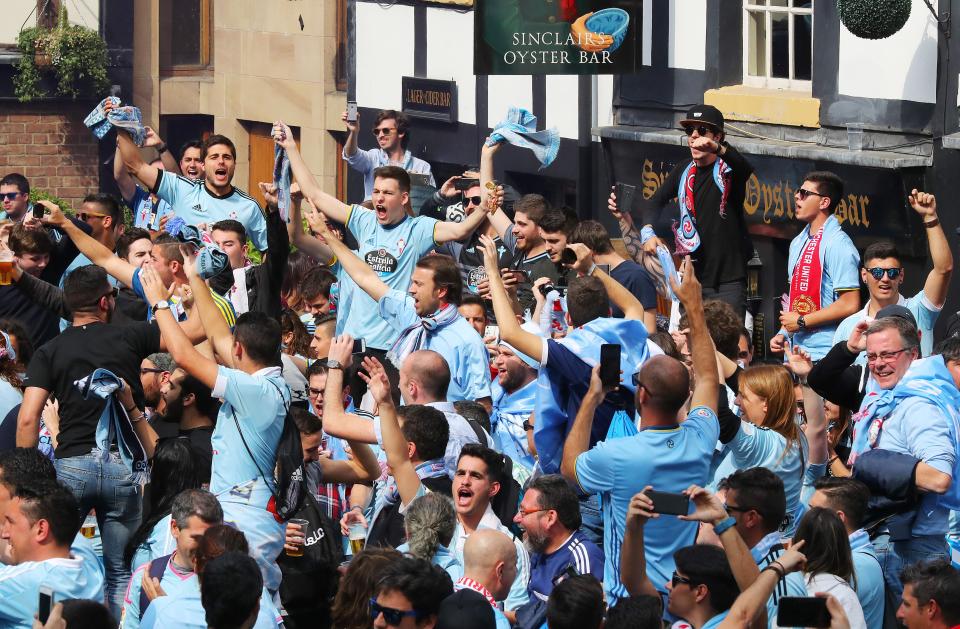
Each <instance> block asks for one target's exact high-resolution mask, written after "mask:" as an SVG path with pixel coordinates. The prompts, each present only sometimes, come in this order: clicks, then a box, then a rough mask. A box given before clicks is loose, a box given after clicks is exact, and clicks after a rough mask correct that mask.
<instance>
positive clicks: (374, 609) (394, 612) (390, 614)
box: [370, 598, 420, 625]
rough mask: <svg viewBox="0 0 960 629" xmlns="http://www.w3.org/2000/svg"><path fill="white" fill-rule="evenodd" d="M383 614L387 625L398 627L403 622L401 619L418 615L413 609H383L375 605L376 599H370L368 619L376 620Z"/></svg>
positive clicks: (377, 604)
mask: <svg viewBox="0 0 960 629" xmlns="http://www.w3.org/2000/svg"><path fill="white" fill-rule="evenodd" d="M380 614H383V619H384V620H386V621H387V624H388V625H399V624H400V623H401V622H403V619H404V618H406V617H407V616H413V617H414V618H416V617H417V616H419V615H420V612H418V611H417V610H415V609H410V610H406V611H405V610H402V609H393V608H392V607H384V606H383V605H380V604H379V603H377V599H375V598H371V599H370V619H371V620H376V619H377V616H379V615H380Z"/></svg>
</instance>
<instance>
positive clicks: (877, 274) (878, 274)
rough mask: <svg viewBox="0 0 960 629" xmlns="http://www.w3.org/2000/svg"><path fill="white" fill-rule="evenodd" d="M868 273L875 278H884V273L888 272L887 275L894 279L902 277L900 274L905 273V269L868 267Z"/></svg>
mask: <svg viewBox="0 0 960 629" xmlns="http://www.w3.org/2000/svg"><path fill="white" fill-rule="evenodd" d="M867 273H869V274H870V275H872V276H873V279H875V280H882V279H883V274H884V273H886V274H887V277H889V278H890V279H892V280H895V279H897V278H898V277H900V274H901V273H903V269H881V268H880V267H878V266H875V267H873V268H872V269H867Z"/></svg>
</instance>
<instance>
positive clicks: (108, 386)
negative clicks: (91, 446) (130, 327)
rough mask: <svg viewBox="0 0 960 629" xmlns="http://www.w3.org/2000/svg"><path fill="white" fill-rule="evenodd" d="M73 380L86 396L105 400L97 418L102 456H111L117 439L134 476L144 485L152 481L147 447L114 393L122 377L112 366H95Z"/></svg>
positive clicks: (98, 446)
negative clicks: (86, 374) (111, 447)
mask: <svg viewBox="0 0 960 629" xmlns="http://www.w3.org/2000/svg"><path fill="white" fill-rule="evenodd" d="M73 384H74V386H76V387H77V388H78V389H80V390H81V391H82V392H83V397H84V399H87V400H89V399H90V398H91V396H94V395H95V396H97V397H99V398H101V399H103V400H106V405H105V406H104V408H103V413H101V414H100V419H99V420H98V421H97V432H96V441H97V448H98V449H99V450H100V458H101V460H104V461H106V460H108V459H109V458H110V444H111V443H112V442H113V441H114V439H116V442H117V449H118V450H119V451H120V458H121V459H122V460H123V463H124V465H126V466H127V469H129V470H130V473H131V480H132V481H133V482H134V483H136V484H141V485H142V484H144V483H147V482H149V481H150V463H149V461H148V460H147V451H146V450H145V449H144V447H143V444H141V443H140V439H139V437H137V433H136V432H135V431H134V430H133V423H132V422H131V421H130V417H129V416H128V415H127V411H126V410H125V409H124V408H123V405H122V404H120V402H119V400H117V399H116V398H115V397H114V393H116V392H117V391H120V390H122V389H123V380H121V379H120V378H119V377H117V376H116V375H114V373H113V372H112V371H110V370H109V369H96V370H95V371H94V372H93V373H92V374H90V375H89V376H87V377H85V378H80V379H79V380H77V381H75V382H74V383H73ZM141 421H146V420H141Z"/></svg>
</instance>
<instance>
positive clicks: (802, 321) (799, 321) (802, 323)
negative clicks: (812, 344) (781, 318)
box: [797, 315, 807, 330]
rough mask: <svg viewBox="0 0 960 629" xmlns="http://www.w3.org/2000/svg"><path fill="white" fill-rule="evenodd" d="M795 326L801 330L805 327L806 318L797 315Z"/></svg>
mask: <svg viewBox="0 0 960 629" xmlns="http://www.w3.org/2000/svg"><path fill="white" fill-rule="evenodd" d="M797 327H798V328H800V329H801V330H806V329H807V320H806V319H804V318H803V315H800V316H799V317H797Z"/></svg>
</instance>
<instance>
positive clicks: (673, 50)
mask: <svg viewBox="0 0 960 629" xmlns="http://www.w3.org/2000/svg"><path fill="white" fill-rule="evenodd" d="M644 10H646V6H645V7H644ZM652 17H653V16H652V15H651V19H649V20H647V19H646V15H645V16H644V22H652V21H653V19H652ZM668 28H669V37H668V51H667V65H668V66H669V67H671V68H681V69H686V70H705V69H706V67H707V66H706V54H707V0H670V24H669V26H668ZM644 31H646V29H644ZM652 38H653V37H652V35H651V36H650V39H652ZM646 39H647V34H646V32H644V40H646ZM644 63H646V60H645V61H644Z"/></svg>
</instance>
